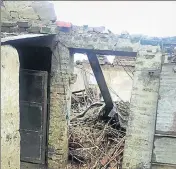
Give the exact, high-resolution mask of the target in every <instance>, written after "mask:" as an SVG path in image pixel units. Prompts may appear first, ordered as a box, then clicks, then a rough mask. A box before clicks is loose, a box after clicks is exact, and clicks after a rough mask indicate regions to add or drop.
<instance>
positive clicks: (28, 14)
mask: <svg viewBox="0 0 176 169" xmlns="http://www.w3.org/2000/svg"><path fill="white" fill-rule="evenodd" d="M19 18H20V19H29V20H39V19H40V18H39V16H38V15H37V14H36V13H35V11H34V9H33V8H32V7H31V6H28V7H25V8H23V9H21V10H19Z"/></svg>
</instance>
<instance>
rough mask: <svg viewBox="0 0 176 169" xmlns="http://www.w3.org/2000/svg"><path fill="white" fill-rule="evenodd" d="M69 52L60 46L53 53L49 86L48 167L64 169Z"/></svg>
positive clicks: (69, 98) (69, 96)
mask: <svg viewBox="0 0 176 169" xmlns="http://www.w3.org/2000/svg"><path fill="white" fill-rule="evenodd" d="M70 61H71V60H70V52H69V50H68V48H66V47H65V46H63V45H62V44H60V43H59V44H58V45H57V47H56V48H55V49H54V51H53V57H52V68H51V86H50V91H51V93H50V126H49V142H48V146H49V153H48V158H49V159H48V166H49V168H51V169H64V168H65V167H66V164H67V156H68V116H69V114H70V113H69V111H70V103H71V92H70V78H71V76H70V73H71V69H70V68H71V67H70V65H69V63H70Z"/></svg>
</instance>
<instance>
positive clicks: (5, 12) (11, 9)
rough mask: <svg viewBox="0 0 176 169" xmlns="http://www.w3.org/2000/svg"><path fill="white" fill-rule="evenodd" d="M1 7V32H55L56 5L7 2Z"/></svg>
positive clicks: (43, 2) (33, 2) (32, 2)
mask: <svg viewBox="0 0 176 169" xmlns="http://www.w3.org/2000/svg"><path fill="white" fill-rule="evenodd" d="M3 3H4V7H1V32H6V33H52V32H54V31H55V21H56V15H55V11H54V5H53V4H52V3H50V2H48V1H42V2H39V1H38V2H37V1H5V2H3Z"/></svg>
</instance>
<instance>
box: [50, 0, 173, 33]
mask: <svg viewBox="0 0 176 169" xmlns="http://www.w3.org/2000/svg"><path fill="white" fill-rule="evenodd" d="M53 3H54V5H55V10H56V14H57V17H58V20H61V21H68V22H71V23H73V24H75V25H86V24H87V25H89V26H105V27H106V28H108V29H110V30H111V31H112V32H114V33H117V34H119V33H121V32H122V31H124V30H126V31H128V32H129V33H130V34H145V35H149V36H174V35H176V24H175V16H176V10H175V9H176V1H156V2H152V1H55V2H53Z"/></svg>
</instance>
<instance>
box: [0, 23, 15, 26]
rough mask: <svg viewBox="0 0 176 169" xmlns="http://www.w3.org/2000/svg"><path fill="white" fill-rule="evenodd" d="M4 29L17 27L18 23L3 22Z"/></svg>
mask: <svg viewBox="0 0 176 169" xmlns="http://www.w3.org/2000/svg"><path fill="white" fill-rule="evenodd" d="M1 26H2V27H13V26H17V23H16V22H2V23H1Z"/></svg>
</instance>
